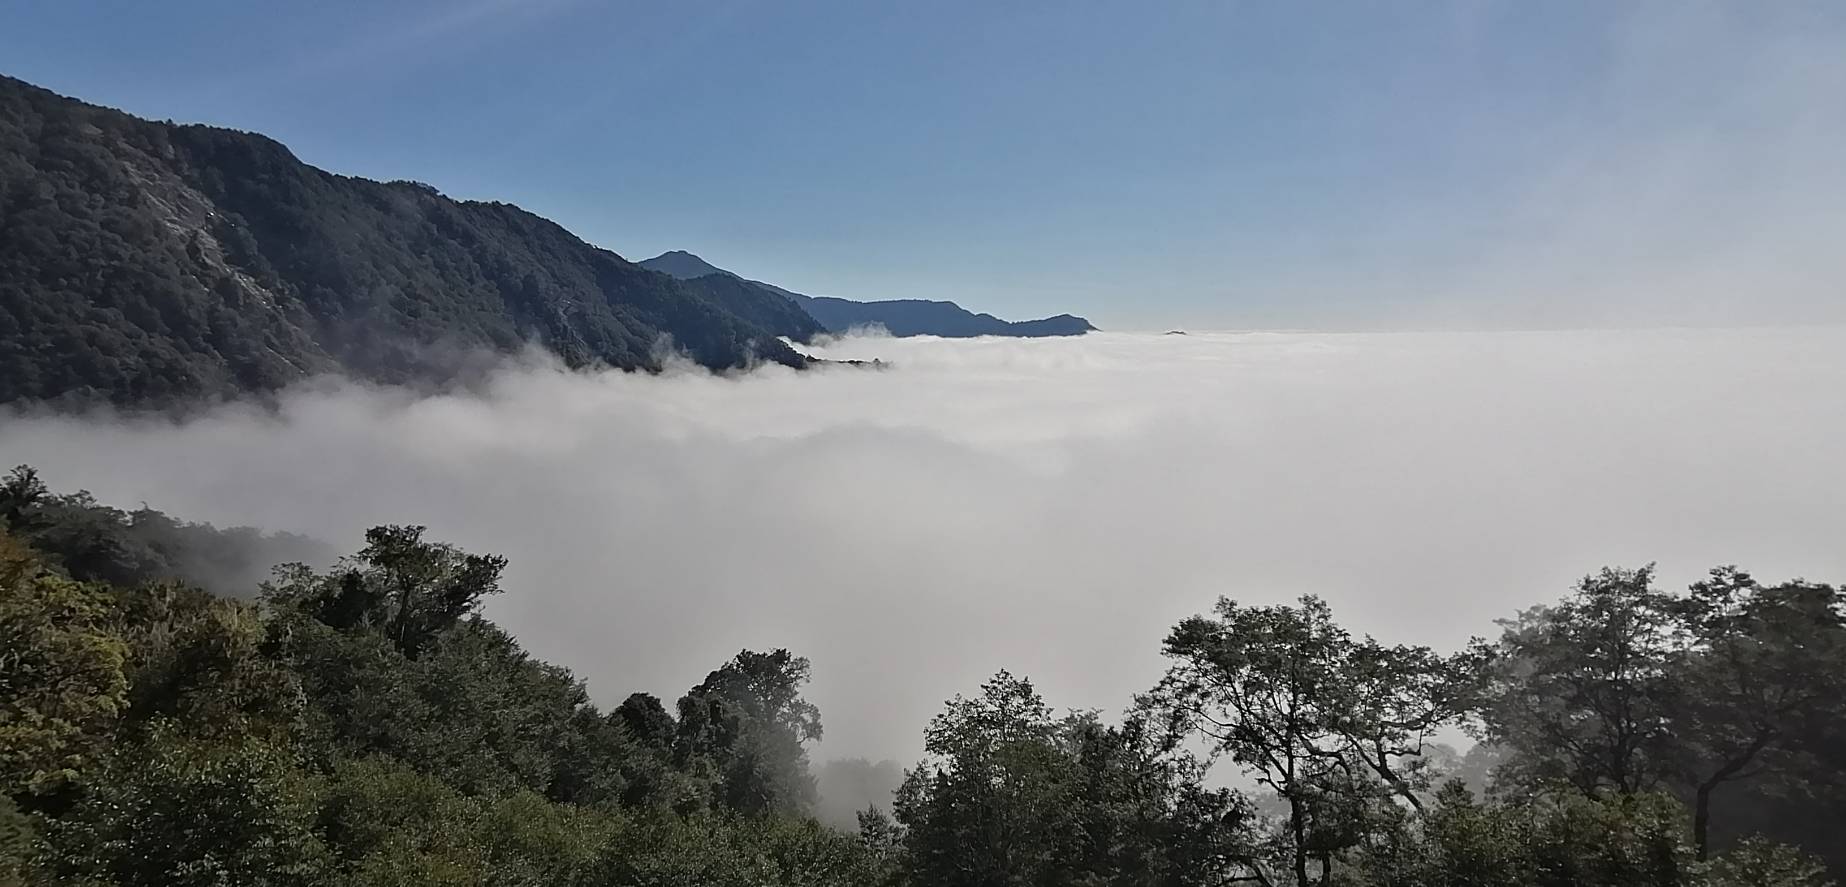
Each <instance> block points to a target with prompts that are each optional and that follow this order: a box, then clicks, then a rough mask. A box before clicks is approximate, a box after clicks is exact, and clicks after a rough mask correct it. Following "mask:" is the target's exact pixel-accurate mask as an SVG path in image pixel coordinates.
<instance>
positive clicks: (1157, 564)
mask: <svg viewBox="0 0 1846 887" xmlns="http://www.w3.org/2000/svg"><path fill="white" fill-rule="evenodd" d="M815 353H816V354H817V355H818V356H821V357H826V358H835V359H842V360H844V359H867V360H869V359H872V358H878V359H881V360H882V361H884V362H886V363H887V364H888V367H887V368H885V369H871V368H859V367H851V366H827V367H823V368H820V369H817V370H811V371H806V372H796V371H791V370H787V369H784V368H781V367H768V368H763V369H759V370H756V371H754V372H751V373H747V374H740V375H732V376H715V375H712V374H709V373H706V372H704V371H702V370H697V369H693V368H689V367H688V368H679V369H674V370H672V371H669V372H667V373H664V374H660V375H646V374H624V373H619V372H608V373H572V372H568V371H565V370H562V369H560V368H557V367H555V366H553V365H550V364H547V363H546V362H544V361H542V360H537V359H534V360H531V361H527V362H523V363H519V364H515V365H509V366H507V367H505V368H503V369H501V370H500V371H498V372H496V373H494V374H493V375H492V376H491V378H490V379H489V380H488V381H487V382H485V383H484V384H482V385H481V386H479V387H477V388H475V389H473V390H471V391H467V392H457V393H450V394H441V395H427V394H422V395H420V394H414V393H410V392H407V391H404V390H399V389H385V388H374V387H369V386H364V385H360V384H356V383H349V382H342V381H335V380H321V381H318V382H316V383H314V384H311V385H305V386H300V387H297V388H295V389H292V390H290V391H288V392H285V393H284V394H283V395H282V397H281V399H280V402H279V405H278V406H277V407H276V408H275V409H273V410H271V409H263V408H258V407H255V406H248V405H228V406H223V407H219V408H216V409H212V410H208V411H205V412H202V413H198V414H194V415H192V416H190V417H189V418H186V419H184V420H173V419H167V418H148V417H122V416H116V415H111V414H102V413H93V414H88V415H84V416H53V415H46V414H28V413H18V412H14V413H9V414H4V415H0V458H4V459H5V460H6V461H7V464H9V465H11V464H16V463H22V462H23V463H30V464H32V465H34V466H36V467H37V468H39V469H40V471H41V472H42V473H43V475H44V476H45V478H46V480H47V481H48V482H50V483H51V484H52V486H53V487H54V488H59V489H69V488H73V487H76V486H83V487H87V488H88V489H90V490H91V491H92V492H93V493H95V494H96V496H97V497H98V498H99V499H101V500H102V501H104V502H109V503H112V504H115V505H118V506H121V507H133V506H134V505H136V504H138V503H140V502H144V501H145V502H147V503H149V504H151V505H153V506H154V507H157V508H160V509H162V510H165V511H167V512H169V513H172V514H175V515H179V516H183V517H186V518H189V519H192V520H204V521H211V522H213V523H216V524H219V525H246V524H247V525H254V526H258V527H262V528H265V529H269V530H286V531H291V532H298V533H305V534H310V535H313V536H316V537H319V538H322V539H325V540H328V541H330V542H333V543H335V546H336V548H338V549H339V550H354V549H357V548H358V547H359V545H360V544H361V541H360V534H361V533H362V532H363V530H364V529H365V528H366V527H369V526H372V525H376V524H381V523H418V524H427V525H428V526H429V527H430V536H431V537H433V538H436V539H442V540H446V541H450V542H454V543H456V544H459V545H461V546H463V547H464V548H468V549H470V550H475V551H483V552H495V553H499V554H503V555H506V556H507V557H508V558H509V559H510V561H511V565H510V567H509V568H508V571H507V574H506V582H505V585H506V587H507V590H508V593H507V594H505V595H503V596H501V597H499V598H496V599H494V600H493V601H491V603H490V604H489V606H488V610H487V612H488V615H490V616H491V617H492V618H494V619H495V620H496V621H499V622H500V623H501V624H503V625H505V626H506V627H508V628H509V629H511V630H512V631H513V632H514V633H515V634H516V635H517V636H518V637H519V639H520V641H521V642H522V643H523V644H524V645H525V646H526V647H527V648H528V649H530V650H532V651H534V652H535V653H536V654H538V655H540V656H543V657H545V658H548V659H550V660H553V661H556V662H559V663H561V664H563V665H566V666H568V667H570V668H572V669H573V670H575V671H576V672H577V673H579V674H580V675H582V676H584V677H585V678H586V679H587V680H588V681H589V685H590V688H591V691H592V692H593V693H594V694H595V695H596V696H597V697H598V698H599V699H600V700H602V701H604V702H615V701H619V700H620V699H621V698H622V697H623V696H625V695H626V694H627V693H629V692H630V691H633V690H646V691H650V692H654V693H658V694H661V695H663V696H666V697H668V698H672V696H674V695H676V694H677V693H678V692H680V691H681V690H682V689H683V688H684V687H686V686H689V685H691V684H693V683H696V682H697V681H698V680H699V679H700V678H701V677H703V675H704V674H705V672H706V671H707V670H709V669H710V668H712V667H714V666H716V665H717V664H718V663H721V662H723V661H724V660H725V659H726V658H727V657H729V656H730V655H731V654H733V653H735V652H736V651H737V650H738V649H739V648H741V647H751V648H755V649H765V648H771V647H777V646H786V647H789V648H791V649H793V650H795V651H796V652H797V653H800V654H802V655H806V656H808V657H810V658H811V659H812V660H813V665H814V683H813V685H812V687H811V688H810V691H809V693H808V696H809V698H810V699H812V700H813V701H815V702H816V703H817V704H818V705H819V706H820V707H821V711H822V716H823V721H824V722H825V723H826V724H827V734H826V739H825V742H824V744H823V746H822V748H821V749H820V757H822V758H825V757H839V756H844V755H867V756H872V757H886V756H889V757H897V758H899V759H911V758H914V756H915V754H916V752H917V746H916V743H917V740H916V737H917V736H918V734H919V731H920V728H921V727H922V725H923V724H924V723H925V722H926V721H927V719H928V718H929V716H930V715H931V714H932V713H934V712H935V711H936V710H938V708H939V707H940V704H941V702H942V701H943V700H944V699H946V698H948V697H949V696H951V695H953V694H955V693H958V692H967V691H971V690H972V689H974V688H975V687H976V686H977V685H978V684H979V683H980V681H981V680H982V679H983V678H985V677H986V676H988V675H991V674H992V673H993V672H994V671H995V670H997V669H1000V668H1007V669H1010V670H1012V671H1013V672H1015V673H1018V674H1025V675H1029V676H1031V677H1032V678H1033V679H1035V680H1036V681H1037V682H1038V683H1039V684H1040V685H1041V687H1042V689H1043V690H1044V692H1045V695H1046V698H1047V700H1048V701H1049V702H1051V703H1052V704H1053V705H1056V706H1060V707H1077V708H1104V709H1110V708H1114V707H1117V706H1120V705H1121V704H1123V703H1124V702H1125V701H1126V700H1128V699H1129V698H1130V697H1131V696H1132V694H1134V693H1135V692H1138V691H1141V690H1145V689H1146V688H1147V687H1148V686H1150V685H1151V684H1152V682H1153V681H1154V680H1155V679H1157V677H1158V676H1159V674H1160V670H1161V662H1160V657H1159V646H1160V641H1161V638H1162V636H1163V635H1164V633H1165V631H1166V630H1167V629H1168V628H1169V627H1170V626H1171V625H1172V624H1173V623H1174V622H1176V621H1177V620H1178V619H1180V618H1182V617H1184V616H1187V615H1190V614H1193V613H1197V612H1201V611H1204V610H1207V609H1209V608H1210V606H1211V604H1212V602H1213V601H1214V599H1215V598H1216V597H1217V596H1218V595H1227V596H1230V597H1233V598H1236V599H1239V600H1243V601H1250V602H1272V601H1281V600H1286V599H1290V598H1293V597H1296V596H1299V595H1302V594H1310V593H1311V594H1318V595H1321V596H1323V597H1325V598H1327V599H1328V600H1329V601H1330V602H1331V603H1332V604H1333V606H1334V609H1335V613H1336V615H1337V616H1338V617H1339V618H1340V620H1341V621H1342V622H1343V623H1345V624H1346V625H1348V626H1350V627H1352V628H1354V629H1355V630H1357V631H1364V632H1371V633H1373V634H1376V635H1378V636H1379V637H1381V638H1383V639H1387V640H1390V641H1408V642H1417V643H1427V644H1431V645H1435V646H1437V647H1439V648H1444V649H1447V648H1454V647H1456V646H1458V645H1460V644H1462V643H1464V642H1465V641H1466V640H1467V639H1468V638H1469V636H1471V635H1486V634H1492V633H1493V632H1494V631H1495V629H1494V625H1493V620H1495V619H1498V618H1503V617H1508V616H1511V615H1513V614H1514V613H1515V612H1517V611H1518V610H1519V609H1521V608H1524V607H1527V606H1531V605H1533V604H1537V603H1541V602H1545V601H1548V600H1552V599H1555V598H1556V597H1558V596H1559V595H1561V594H1562V593H1563V592H1564V591H1565V590H1566V589H1567V587H1568V586H1569V585H1570V584H1571V583H1572V582H1573V581H1574V580H1575V579H1576V578H1578V577H1579V576H1581V575H1583V574H1584V573H1587V572H1590V571H1593V570H1595V569H1596V568H1598V567H1601V566H1603V565H1605V564H1607V565H1630V566H1638V565H1641V564H1645V563H1648V562H1650V561H1658V562H1659V564H1660V569H1661V573H1662V576H1663V577H1664V579H1665V581H1666V583H1667V584H1669V585H1683V584H1684V583H1685V582H1687V581H1690V580H1691V579H1693V578H1695V577H1697V576H1698V575H1699V574H1701V573H1702V572H1703V571H1704V570H1705V569H1707V568H1709V567H1711V566H1715V565H1718V564H1726V563H1737V564H1741V565H1743V566H1745V567H1746V568H1748V569H1751V570H1752V571H1754V572H1756V573H1758V574H1759V575H1761V576H1763V577H1764V578H1766V579H1782V578H1788V577H1793V576H1806V577H1808V578H1812V579H1815V580H1820V581H1839V580H1840V579H1842V578H1846V547H1842V546H1841V544H1840V538H1839V536H1838V532H1837V530H1838V503H1839V502H1840V501H1842V500H1843V499H1846V463H1842V461H1841V460H1840V458H1839V449H1840V446H1841V440H1842V439H1843V438H1846V397H1842V396H1841V394H1840V393H1841V392H1842V391H1846V329H1842V328H1825V327H1820V328H1810V329H1771V328H1765V329H1742V330H1653V331H1609V332H1596V331H1589V332H1520V333H1395V334H1383V333H1366V334H1332V333H1194V334H1192V335H1184V336H1180V335H1170V336H1161V335H1153V334H1129V333H1101V334H1092V335H1088V336H1083V337H1078V338H1069V339H1046V340H1004V339H974V340H955V341H951V340H939V339H930V338H916V339H890V338H881V337H849V338H845V339H841V340H837V341H833V342H830V343H827V344H824V345H822V346H821V347H819V348H817V349H815ZM830 715H831V716H830Z"/></svg>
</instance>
